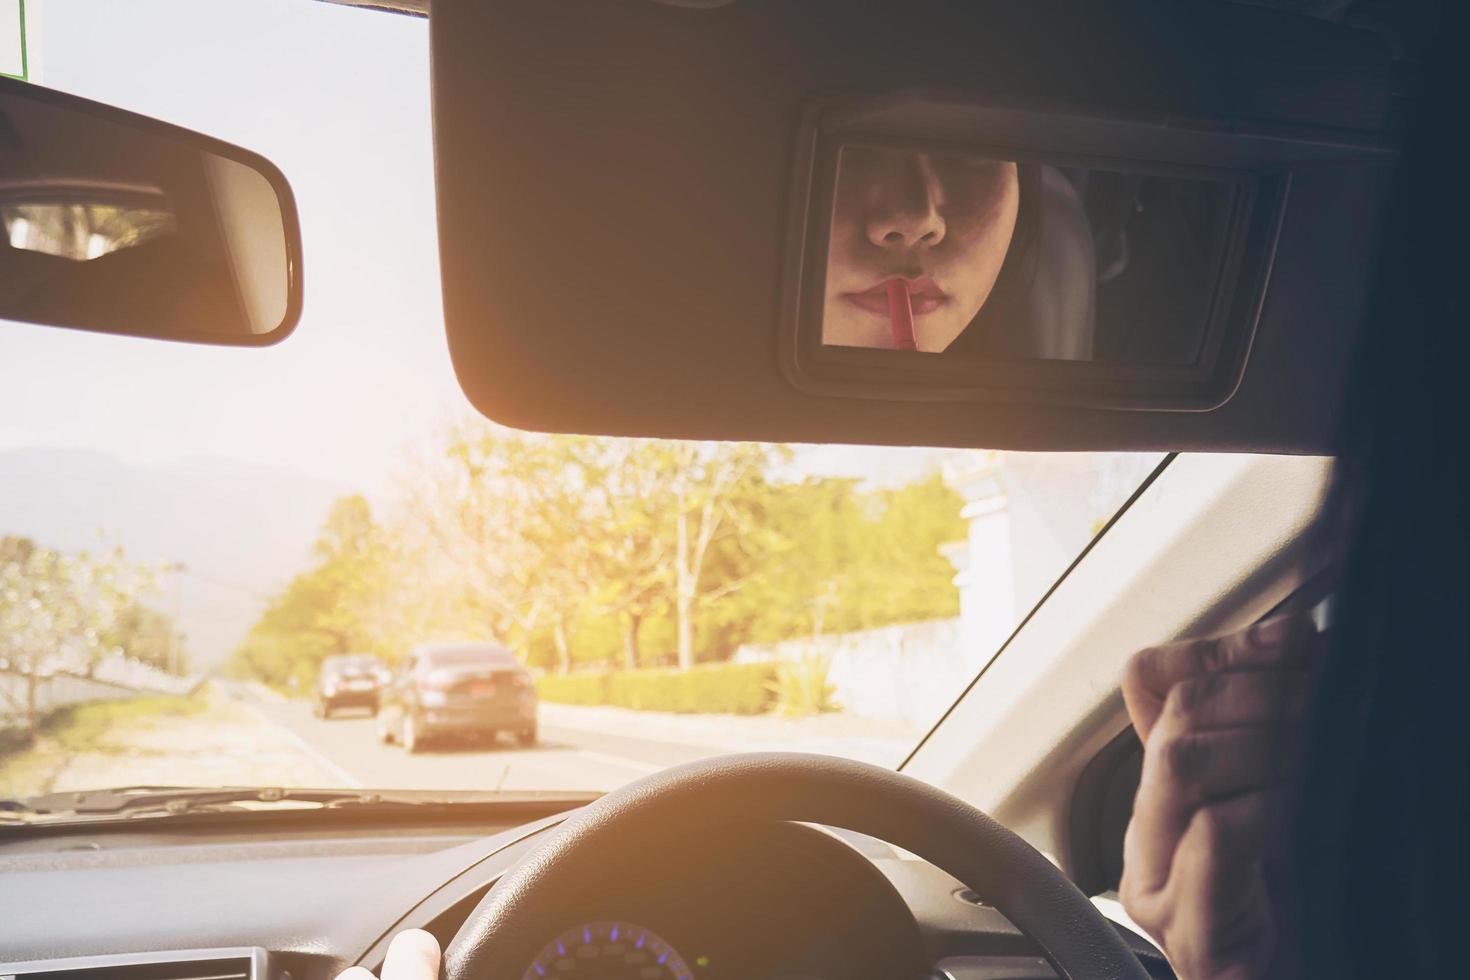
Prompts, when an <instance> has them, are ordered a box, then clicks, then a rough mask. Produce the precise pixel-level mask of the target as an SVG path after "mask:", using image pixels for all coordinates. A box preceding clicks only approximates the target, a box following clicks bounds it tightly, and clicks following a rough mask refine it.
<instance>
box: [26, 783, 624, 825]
mask: <svg viewBox="0 0 1470 980" xmlns="http://www.w3.org/2000/svg"><path fill="white" fill-rule="evenodd" d="M594 797H595V794H586V793H524V792H511V793H507V792H499V791H493V792H488V791H481V790H365V789H286V788H283V787H278V786H221V787H204V786H123V787H119V788H116V789H102V790H81V791H76V792H66V793H48V794H46V795H44V796H33V797H30V798H29V799H25V800H3V801H0V823H37V822H49V821H50V820H53V819H71V818H82V819H86V818H103V819H106V818H130V817H134V816H144V815H148V816H159V815H172V814H182V813H199V812H205V811H212V810H213V811H218V810H237V811H246V810H263V809H275V808H281V809H298V808H305V809H347V808H352V809H373V810H400V809H413V808H425V807H432V808H444V807H451V806H459V805H463V804H482V805H483V804H497V805H498V804H505V803H517V802H521V803H542V804H545V803H553V802H555V803H561V802H565V803H567V804H568V805H573V806H574V805H577V804H578V803H583V802H587V801H588V800H590V799H592V798H594Z"/></svg>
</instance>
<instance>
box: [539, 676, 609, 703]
mask: <svg viewBox="0 0 1470 980" xmlns="http://www.w3.org/2000/svg"><path fill="white" fill-rule="evenodd" d="M611 676H612V675H611V674H607V673H592V672H586V673H581V674H543V675H542V676H540V677H538V678H537V679H536V693H537V694H539V695H541V698H542V700H544V701H554V702H556V703H557V704H608V703H610V702H609V701H608V693H607V685H608V678H609V677H611Z"/></svg>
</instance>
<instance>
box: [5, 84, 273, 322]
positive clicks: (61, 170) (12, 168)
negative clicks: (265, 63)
mask: <svg viewBox="0 0 1470 980" xmlns="http://www.w3.org/2000/svg"><path fill="white" fill-rule="evenodd" d="M0 224H3V239H0V318H3V319H8V320H22V321H28V322H31V323H39V324H47V325H52V326H61V327H72V328H76V329H81V330H92V331H99V332H103V333H116V334H128V335H132V336H140V337H157V338H164V339H170V340H188V341H199V342H205V343H216V344H232V345H244V346H258V345H263V344H269V343H274V342H275V341H277V340H279V339H281V338H283V337H284V336H285V335H286V334H287V333H289V332H290V330H291V328H292V327H293V326H295V323H296V319H297V317H298V315H299V312H300V308H301V259H300V231H299V228H298V225H297V219H296V209H295V204H294V202H293V200H292V197H291V191H290V188H289V186H288V185H287V183H286V180H285V178H284V177H283V176H282V175H281V172H280V171H279V170H277V169H276V168H275V167H274V166H273V165H272V164H270V163H269V162H268V161H266V160H265V159H264V158H262V157H260V156H258V155H256V154H254V153H251V152H249V151H247V150H244V149H241V148H240V147H237V146H232V145H230V144H228V143H223V142H221V141H219V140H215V139H212V138H210V137H207V136H203V135H200V134H198V133H194V132H190V131H189V130H185V129H181V128H179V127H176V126H171V125H168V124H165V123H161V122H158V121H156V120H152V119H148V118H146V117H143V116H139V115H136V114H134V113H130V112H124V111H122V110H119V109H114V108H111V107H109V106H104V105H101V104H99V103H95V102H91V101H88V100H86V99H81V98H77V97H74V96H70V95H65V94H62V93H59V92H54V91H51V90H48V89H43V88H39V87H36V86H33V85H27V84H25V83H22V82H17V81H12V80H9V79H0Z"/></svg>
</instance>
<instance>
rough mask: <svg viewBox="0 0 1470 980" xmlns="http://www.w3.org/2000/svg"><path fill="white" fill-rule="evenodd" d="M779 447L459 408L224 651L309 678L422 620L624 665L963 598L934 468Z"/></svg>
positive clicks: (559, 662) (934, 608)
mask: <svg viewBox="0 0 1470 980" xmlns="http://www.w3.org/2000/svg"><path fill="white" fill-rule="evenodd" d="M792 458H793V450H791V449H790V448H789V447H785V446H766V445H757V444H750V443H684V442H667V441H657V440H637V439H606V438H600V437H591V436H560V435H535V434H528V433H519V432H512V431H510V430H505V429H500V428H497V427H494V426H489V425H475V424H467V425H465V426H462V427H460V428H458V429H456V430H453V431H451V432H449V433H448V434H447V435H446V437H445V438H444V440H443V441H442V443H441V446H440V447H439V448H438V449H437V450H436V451H435V452H434V453H433V454H431V455H430V457H429V458H428V459H427V460H426V462H425V464H424V465H422V466H419V467H416V468H414V469H412V470H410V471H408V472H406V473H405V475H404V479H403V480H402V481H401V486H402V488H403V490H402V492H401V494H400V498H399V499H398V500H397V501H396V503H395V506H394V508H393V509H392V510H390V511H388V512H387V516H386V519H384V520H381V521H380V520H378V519H376V518H375V516H374V515H373V514H372V513H370V512H369V509H368V505H367V503H366V501H364V500H363V499H362V498H361V497H347V498H343V499H342V500H340V501H338V503H337V505H336V506H335V507H334V509H333V511H332V513H331V515H330V516H329V517H328V519H327V522H326V524H325V525H324V527H323V529H322V532H321V536H320V538H319V540H318V542H317V545H316V548H315V555H316V559H317V564H316V565H315V566H314V567H313V568H311V569H309V570H308V571H306V572H304V573H302V574H301V575H298V576H297V577H296V578H294V579H293V580H292V581H291V582H289V583H288V584H287V585H286V586H285V587H284V588H283V589H282V590H281V592H280V593H278V594H277V595H276V596H275V597H274V599H273V600H272V602H271V603H270V605H269V607H268V608H267V609H266V610H265V612H264V614H263V615H262V616H261V618H260V620H259V622H257V623H256V624H255V626H254V627H253V628H252V630H251V631H250V633H249V635H248V636H247V637H246V639H245V641H244V642H243V643H242V644H241V646H240V648H239V649H238V650H237V651H236V653H235V657H234V661H233V664H232V667H233V669H234V670H235V671H236V672H237V673H239V674H240V675H243V676H248V677H252V678H256V679H259V680H262V681H265V682H266V683H269V684H272V685H275V686H277V687H286V686H287V685H289V684H291V683H292V682H293V679H294V683H295V685H296V687H297V689H298V690H305V689H307V688H308V687H309V685H310V684H311V682H312V681H313V680H314V679H315V676H316V672H317V668H318V665H319V664H320V662H321V660H322V659H323V658H324V657H326V656H329V655H331V654H334V653H347V652H366V653H376V654H378V655H380V656H382V657H384V658H385V659H387V660H389V661H392V660H395V659H397V658H398V657H400V656H402V655H403V654H404V653H405V652H406V651H407V650H408V649H409V648H410V647H412V646H413V645H415V644H416V643H420V642H427V641H431V640H441V639H466V640H468V639H497V640H500V641H502V642H505V643H507V644H509V645H510V646H511V647H512V648H513V649H515V650H517V651H518V652H519V653H520V655H521V656H522V657H523V658H524V660H525V661H526V662H527V663H528V664H530V665H532V666H536V667H540V668H543V669H545V670H547V671H554V672H557V673H561V674H570V673H573V672H577V671H582V670H587V669H589V668H600V669H604V670H607V669H612V668H618V669H620V670H623V671H635V672H636V671H648V670H654V669H657V668H661V667H668V666H675V665H679V666H684V667H693V666H696V665H701V664H718V663H723V662H725V661H728V660H729V659H730V657H731V656H732V655H733V654H734V652H735V650H736V649H737V648H738V647H739V646H740V645H741V644H744V643H752V642H758V643H764V642H773V641H780V640H787V639H799V638H803V637H810V636H813V635H817V634H821V633H824V632H825V633H835V632H844V631H849V630H857V629H868V628H872V627H877V626H884V625H888V624H891V623H898V622H911V621H917V620H924V619H932V618H938V617H945V616H953V615H955V614H956V613H957V612H958V608H959V598H958V592H957V590H956V589H955V587H954V585H953V581H952V579H953V575H954V569H953V567H952V566H951V565H950V564H949V562H948V561H947V560H946V559H945V558H944V557H943V556H942V554H941V553H940V550H939V549H940V546H941V545H944V544H948V543H950V542H953V541H958V540H961V539H963V537H964V536H965V532H966V527H965V522H964V520H963V519H962V518H961V517H960V509H961V505H962V501H961V498H960V496H959V495H958V494H957V493H956V492H955V491H954V490H953V489H951V488H950V487H949V486H948V485H946V484H945V482H944V480H943V479H942V478H941V477H940V476H939V475H938V474H935V475H933V476H930V477H928V478H926V479H923V480H920V481H917V482H915V483H912V484H909V485H907V486H902V487H898V488H895V489H880V490H870V489H866V488H864V487H863V486H861V485H860V484H859V483H858V482H857V481H855V480H851V479H832V478H806V479H797V478H794V477H793V476H792V475H791V474H790V467H789V464H790V462H791V460H792ZM571 683H572V686H570V687H568V688H567V690H574V689H577V690H579V689H578V688H576V687H575V683H577V682H571ZM650 683H652V684H657V683H660V682H658V681H651V682H650ZM652 696H654V697H656V698H657V699H658V700H659V701H660V702H661V703H664V702H667V701H669V700H674V698H673V696H672V695H667V696H666V695H664V694H658V695H652ZM637 697H641V695H637ZM634 698H635V695H634V694H632V693H629V694H627V695H626V696H625V700H630V699H634ZM769 700H770V699H769V698H768V699H767V702H769ZM798 700H799V701H800V702H801V703H813V702H814V700H815V701H817V702H819V701H820V700H821V699H820V698H815V699H814V698H813V697H811V696H808V697H804V698H800V699H798ZM742 703H745V702H744V701H742Z"/></svg>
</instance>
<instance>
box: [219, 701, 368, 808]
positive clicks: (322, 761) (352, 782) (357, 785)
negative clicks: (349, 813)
mask: <svg viewBox="0 0 1470 980" xmlns="http://www.w3.org/2000/svg"><path fill="white" fill-rule="evenodd" d="M240 703H241V704H243V705H245V707H247V708H249V709H250V710H251V711H253V712H255V715H256V717H258V718H259V719H260V720H261V721H263V722H265V723H266V724H268V725H273V726H275V727H276V728H279V729H280V730H281V731H283V732H285V733H286V734H287V735H289V736H290V737H291V738H292V739H293V740H295V742H296V744H297V745H299V746H301V748H302V749H303V750H304V751H305V752H306V754H307V755H309V756H311V758H312V759H313V761H315V762H316V763H317V765H319V766H321V767H322V768H323V769H325V770H327V772H329V773H331V774H332V775H333V776H335V777H337V779H339V780H341V781H342V785H344V786H349V787H351V788H352V789H362V781H361V780H360V779H358V778H357V777H356V776H354V775H352V773H350V772H348V771H347V770H346V769H343V768H342V767H341V766H339V765H337V763H335V762H333V761H332V760H331V759H328V758H327V757H326V756H325V755H324V754H323V753H322V750H321V749H319V748H317V747H316V746H315V745H312V744H311V743H310V742H308V741H307V740H306V737H305V736H304V735H302V734H301V733H299V732H297V731H296V730H295V729H294V728H291V727H290V726H289V725H287V724H285V723H284V722H279V721H276V720H275V719H274V718H271V717H270V716H269V715H267V714H266V713H265V712H264V711H261V710H260V708H259V707H258V706H257V705H254V704H251V703H250V702H249V701H242V702H240Z"/></svg>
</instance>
